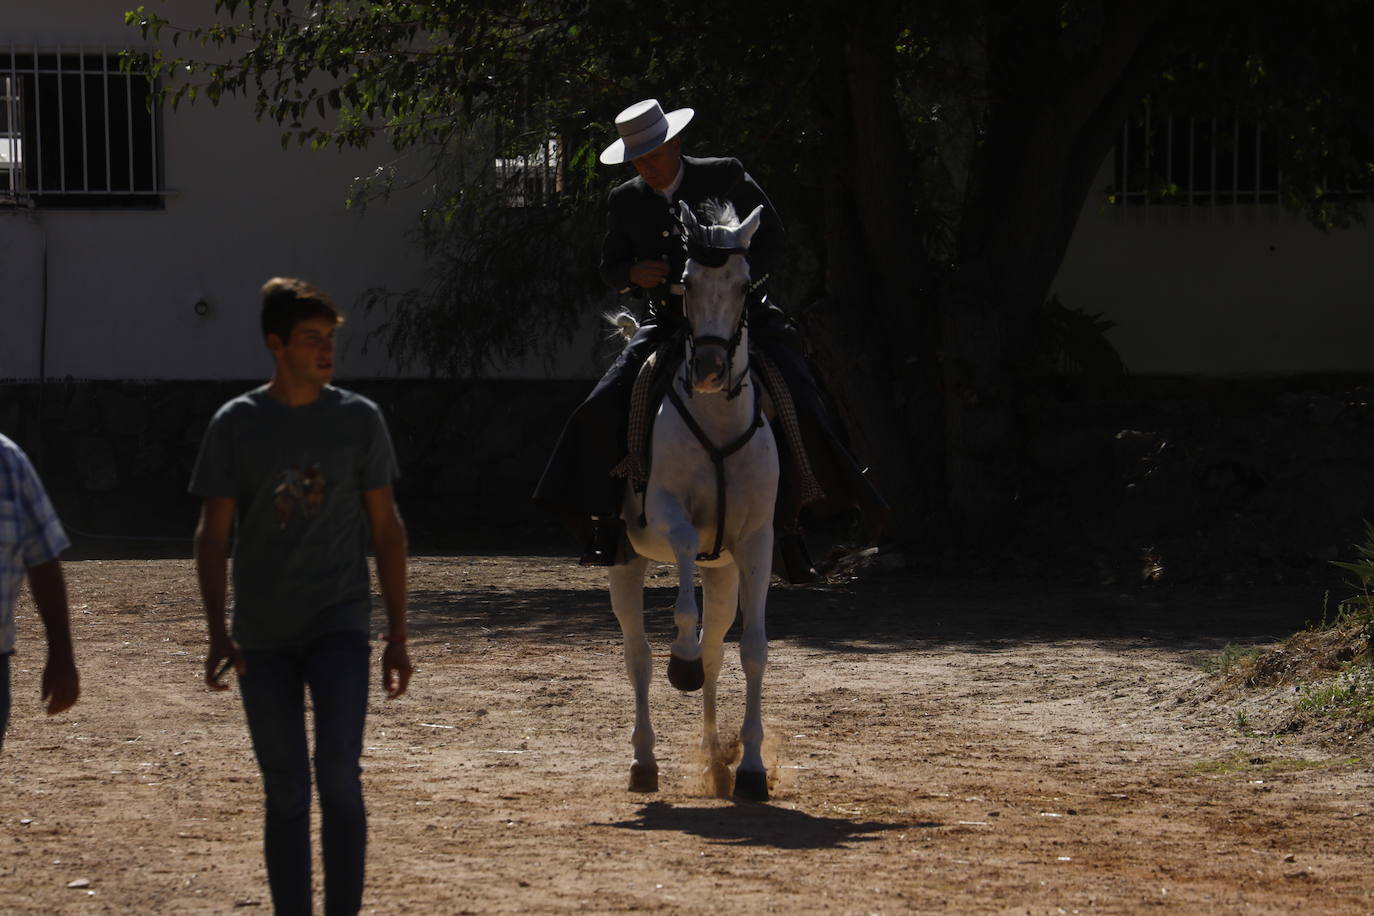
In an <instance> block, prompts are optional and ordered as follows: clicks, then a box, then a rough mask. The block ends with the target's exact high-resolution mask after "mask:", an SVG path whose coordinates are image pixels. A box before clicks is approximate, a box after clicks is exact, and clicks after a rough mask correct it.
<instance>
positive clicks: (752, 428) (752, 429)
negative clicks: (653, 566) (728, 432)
mask: <svg viewBox="0 0 1374 916" xmlns="http://www.w3.org/2000/svg"><path fill="white" fill-rule="evenodd" d="M668 400H670V401H672V402H673V406H674V407H676V408H677V412H678V415H679V416H681V417H682V420H683V422H684V423H686V424H687V428H688V429H690V430H691V431H692V435H694V436H696V437H697V441H698V442H700V443H701V447H702V448H704V449H706V454H707V455H709V456H710V458H711V463H712V464H713V465H715V468H716V543H715V546H714V547H712V549H711V552H710V553H699V554H697V560H698V561H701V560H716V559H719V558H720V548H721V545H722V544H723V543H724V542H725V459H726V458H729V457H730V456H731V455H733V454H734V453H735V452H737V451H739V450H740V449H742V448H744V446H745V445H747V444H748V443H749V440H750V439H752V438H754V433H756V432H758V431H759V428H760V427H762V426H763V410H762V408H761V406H760V403H759V400H760V399H759V398H757V397H756V398H754V419H753V421H752V422H751V423H750V424H749V428H748V429H746V430H745V431H744V432H743V433H741V434H740V435H739V436H738V437H736V438H735V440H734V441H733V442H731V443H730V444H729V445H727V446H725V447H724V448H717V447H716V444H715V443H714V442H712V441H711V438H710V437H709V436H707V435H706V431H705V430H703V429H702V428H701V425H700V424H699V423H697V421H696V418H695V417H693V416H692V414H691V412H690V411H688V410H687V405H686V404H684V403H682V398H680V397H678V393H677V391H675V390H674V389H673V386H672V385H669V386H668Z"/></svg>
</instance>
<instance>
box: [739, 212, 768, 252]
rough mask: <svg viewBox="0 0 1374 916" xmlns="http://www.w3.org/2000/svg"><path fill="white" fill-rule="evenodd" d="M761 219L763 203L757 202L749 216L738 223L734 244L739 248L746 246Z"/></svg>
mask: <svg viewBox="0 0 1374 916" xmlns="http://www.w3.org/2000/svg"><path fill="white" fill-rule="evenodd" d="M762 221H763V204H759V205H758V206H757V207H755V208H754V212H753V213H750V214H749V217H748V218H747V219H746V220H745V221H744V222H742V223H740V224H739V228H738V229H736V230H735V244H737V245H739V247H741V248H748V247H749V240H750V239H752V238H753V237H754V233H755V232H757V231H758V228H759V223H761V222H762Z"/></svg>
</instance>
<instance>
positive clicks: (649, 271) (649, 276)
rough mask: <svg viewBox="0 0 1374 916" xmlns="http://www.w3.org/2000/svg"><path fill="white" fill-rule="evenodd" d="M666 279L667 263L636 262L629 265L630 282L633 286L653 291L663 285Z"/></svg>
mask: <svg viewBox="0 0 1374 916" xmlns="http://www.w3.org/2000/svg"><path fill="white" fill-rule="evenodd" d="M667 277H668V262H667V261H636V262H634V263H633V264H631V265H630V282H631V283H633V284H634V285H635V286H642V287H644V288H645V289H653V288H654V287H655V286H661V285H663V281H664V280H665V279H667Z"/></svg>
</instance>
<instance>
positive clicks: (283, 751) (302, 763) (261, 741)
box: [239, 632, 372, 916]
mask: <svg viewBox="0 0 1374 916" xmlns="http://www.w3.org/2000/svg"><path fill="white" fill-rule="evenodd" d="M371 653H372V647H371V645H370V644H369V642H368V637H367V634H366V633H356V632H344V633H329V634H326V635H324V636H320V637H318V638H316V639H314V640H311V641H310V642H308V643H306V644H305V645H303V646H297V647H292V648H286V649H244V650H243V659H244V663H245V665H246V668H245V670H244V673H243V676H242V677H241V678H240V679H239V693H240V694H241V695H242V696H243V711H244V713H245V714H246V715H247V717H248V731H249V733H250V734H251V735H252V738H253V752H254V753H255V754H256V755H257V758H258V767H259V768H260V769H261V770H262V785H263V789H264V792H265V794H266V823H265V826H264V829H263V851H264V853H265V855H266V859H267V883H268V884H269V885H270V886H271V889H272V905H273V907H274V908H275V910H276V912H277V914H278V916H296V914H301V916H309V914H310V912H311V898H310V760H309V756H308V755H309V748H308V747H307V741H306V735H305V688H306V687H309V688H310V700H311V705H312V707H313V709H314V711H315V785H316V788H317V789H318V790H319V793H320V818H321V820H320V835H321V840H322V845H323V847H324V849H323V853H324V855H323V858H324V906H325V912H326V913H327V914H335V913H338V914H344V913H347V914H353V913H357V912H358V910H359V909H360V908H361V907H362V898H363V868H364V862H365V858H366V850H367V813H366V811H365V810H364V808H363V787H362V780H361V778H360V777H361V774H362V767H361V766H360V765H359V763H358V760H359V758H360V757H361V756H362V751H363V722H364V721H365V719H366V718H367V684H368V659H369V656H370V655H371Z"/></svg>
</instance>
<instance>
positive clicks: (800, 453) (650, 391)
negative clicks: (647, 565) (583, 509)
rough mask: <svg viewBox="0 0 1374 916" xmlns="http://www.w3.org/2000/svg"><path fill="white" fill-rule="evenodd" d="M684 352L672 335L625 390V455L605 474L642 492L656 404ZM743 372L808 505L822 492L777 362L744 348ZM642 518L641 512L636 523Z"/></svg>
mask: <svg viewBox="0 0 1374 916" xmlns="http://www.w3.org/2000/svg"><path fill="white" fill-rule="evenodd" d="M683 359H684V353H683V349H682V341H681V339H680V338H679V337H678V336H676V335H674V336H673V337H672V338H670V339H668V340H666V341H664V342H663V343H662V344H660V345H659V346H658V348H657V349H656V350H654V352H653V353H651V354H649V358H648V359H646V360H645V361H644V365H643V366H641V367H640V369H639V374H638V375H637V376H635V383H634V387H633V389H632V390H631V393H630V412H629V420H628V424H627V428H626V436H625V445H626V453H625V458H624V459H623V460H622V461H621V462H620V463H619V464H617V465H616V466H615V467H614V468H612V469H611V476H613V477H623V478H625V479H626V480H628V481H629V482H630V484H631V486H633V487H634V488H635V491H636V492H643V491H644V489H645V488H646V487H647V486H648V482H649V474H650V472H651V471H652V467H651V465H652V459H651V444H652V441H653V428H654V417H655V414H656V408H657V406H658V404H659V403H660V402H661V401H662V400H663V398H664V397H665V396H666V395H667V394H668V389H669V387H670V386H671V385H672V382H673V379H674V378H675V377H676V374H677V369H678V368H679V367H680V366H681V365H682V361H683ZM749 374H750V378H751V379H752V380H753V382H754V383H755V385H756V386H757V393H758V396H759V399H760V407H761V409H762V412H763V415H764V417H765V418H766V419H767V420H768V423H769V425H770V426H772V427H773V431H774V434H775V435H777V436H778V438H779V439H780V440H781V443H782V445H783V446H784V448H783V451H784V452H785V453H786V456H787V458H788V461H789V462H790V464H791V470H792V471H793V472H794V479H795V480H796V481H797V486H798V488H799V490H800V492H799V494H798V500H799V505H803V506H804V505H808V504H810V503H813V502H817V501H819V500H821V499H824V498H825V490H824V488H823V487H822V486H821V484H820V482H819V481H818V480H817V478H816V475H815V473H814V472H813V470H812V468H811V462H810V460H809V459H808V458H807V455H806V449H805V447H804V445H803V441H802V432H801V423H800V421H799V420H798V419H797V410H796V405H795V404H793V402H792V395H791V392H790V391H788V388H787V383H786V382H785V381H784V380H783V377H782V373H781V372H780V371H779V370H778V367H777V366H776V365H775V364H774V363H773V361H772V360H771V359H770V358H769V357H768V354H766V353H764V352H763V351H762V350H760V349H757V348H754V347H751V348H750V350H749ZM642 524H643V521H642V516H641V525H642Z"/></svg>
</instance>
